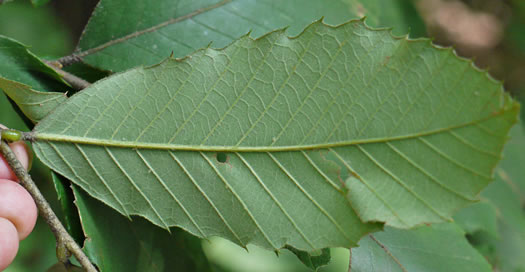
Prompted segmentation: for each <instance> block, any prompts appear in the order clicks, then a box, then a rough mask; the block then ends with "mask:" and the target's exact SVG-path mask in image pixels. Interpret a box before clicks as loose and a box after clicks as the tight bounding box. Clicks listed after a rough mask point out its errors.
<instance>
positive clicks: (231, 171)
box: [34, 21, 518, 251]
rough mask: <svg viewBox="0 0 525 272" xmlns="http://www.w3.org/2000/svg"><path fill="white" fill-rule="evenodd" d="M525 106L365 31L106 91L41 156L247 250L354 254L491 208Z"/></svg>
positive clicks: (108, 199) (62, 120)
mask: <svg viewBox="0 0 525 272" xmlns="http://www.w3.org/2000/svg"><path fill="white" fill-rule="evenodd" d="M517 111H518V105H517V104H516V103H515V102H514V101H512V100H511V99H510V98H509V97H508V96H507V95H506V94H504V93H503V92H502V86H501V84H500V83H497V82H494V81H493V80H491V79H490V78H488V77H487V75H486V73H483V72H480V71H479V70H477V69H475V68H474V67H473V66H472V64H471V62H469V61H465V60H461V59H459V58H458V57H456V56H455V55H454V54H453V53H452V52H451V50H449V49H439V48H435V47H433V46H432V45H431V44H430V42H429V41H427V40H417V41H414V40H407V39H403V38H393V37H392V36H391V35H390V33H389V32H388V31H378V30H371V29H369V28H368V27H367V26H366V25H365V24H364V23H363V22H362V21H352V22H350V23H346V24H344V25H341V26H338V27H331V26H327V25H324V24H323V23H321V22H317V23H314V24H312V25H311V26H309V27H308V28H307V29H306V30H305V31H304V32H303V33H302V34H301V35H299V36H297V37H295V38H289V37H287V36H286V35H285V33H284V31H277V32H273V33H271V34H269V35H266V36H264V37H262V38H260V39H257V40H253V39H251V38H249V37H243V38H241V39H240V40H238V41H236V42H234V43H233V44H231V45H230V46H228V47H226V48H224V49H221V50H215V49H210V48H208V49H205V50H201V51H197V52H196V53H194V54H193V55H191V56H190V57H188V58H185V59H182V60H175V59H168V60H166V61H164V62H163V63H161V64H159V65H156V66H153V67H150V68H137V69H133V70H130V71H127V72H125V73H121V74H117V75H114V76H112V77H109V78H107V79H105V80H101V81H99V82H97V83H96V84H93V85H92V86H91V87H89V88H88V89H86V90H85V91H83V92H81V93H79V94H77V95H74V96H73V97H72V98H71V99H69V100H68V101H67V102H66V103H64V104H63V105H61V106H60V107H59V108H58V109H56V110H55V111H54V112H53V113H52V114H51V115H49V116H48V117H46V118H45V119H44V120H42V121H41V122H40V123H39V124H38V125H37V126H36V127H35V130H34V132H35V137H36V139H37V142H36V143H35V144H34V148H35V151H36V153H37V156H38V157H39V158H40V159H41V160H42V161H43V162H44V163H45V164H47V165H48V166H49V167H51V168H52V169H53V170H55V171H57V172H59V173H61V174H62V175H64V176H66V177H68V178H69V179H71V180H72V181H73V182H74V183H76V184H77V185H79V186H80V187H82V188H83V189H84V190H86V191H87V192H88V193H89V194H90V195H92V196H94V197H95V198H97V199H99V200H101V201H103V202H104V203H106V204H107V205H109V206H111V207H113V208H114V209H116V210H117V211H119V212H120V213H122V214H124V215H128V216H129V215H140V216H143V217H145V218H147V219H148V220H150V221H151V222H153V223H154V224H157V225H159V226H162V227H164V228H168V227H171V226H179V227H182V228H184V229H186V230H188V231H189V232H191V233H193V234H195V235H197V236H200V237H209V236H212V235H219V236H222V237H226V238H228V239H230V240H232V241H234V242H236V243H238V244H241V245H246V244H247V243H249V242H250V243H255V244H257V245H260V246H263V247H266V248H273V249H278V248H281V247H283V246H284V245H286V244H288V245H290V246H293V247H294V248H297V249H301V250H308V251H309V250H314V249H320V248H326V247H335V246H342V247H351V246H353V245H355V244H356V243H357V241H358V240H359V238H360V237H362V236H363V235H364V234H366V233H367V232H371V231H375V230H378V228H379V227H380V224H375V223H362V222H375V221H380V222H386V224H388V225H391V226H396V227H412V226H414V225H418V224H422V223H432V222H441V221H444V220H449V219H450V216H451V215H452V214H453V212H454V211H455V210H457V209H458V208H460V207H462V206H464V205H466V204H468V203H470V202H472V201H473V200H475V199H476V197H477V194H478V193H479V191H480V190H481V189H482V188H484V187H485V186H486V185H487V184H488V183H489V182H490V180H491V175H492V169H493V168H494V166H495V165H496V163H497V162H498V160H499V158H500V155H499V154H500V152H501V149H502V146H503V143H504V141H505V139H506V134H507V131H508V129H509V128H510V127H511V126H512V124H513V123H514V122H515V119H516V115H517Z"/></svg>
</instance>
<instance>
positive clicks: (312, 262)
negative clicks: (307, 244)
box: [286, 247, 331, 271]
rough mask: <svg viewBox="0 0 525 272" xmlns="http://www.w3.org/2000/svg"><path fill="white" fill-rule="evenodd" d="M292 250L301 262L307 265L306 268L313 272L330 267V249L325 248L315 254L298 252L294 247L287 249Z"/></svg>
mask: <svg viewBox="0 0 525 272" xmlns="http://www.w3.org/2000/svg"><path fill="white" fill-rule="evenodd" d="M286 249H288V250H290V251H291V252H292V253H293V254H295V256H297V258H299V260H300V261H301V262H302V263H303V264H304V265H306V267H308V268H310V269H312V270H313V271H318V269H319V268H321V267H323V266H326V265H328V263H330V260H331V253H330V249H329V248H323V249H321V250H317V251H314V252H306V251H301V250H297V249H295V248H293V247H286Z"/></svg>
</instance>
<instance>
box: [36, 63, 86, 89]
mask: <svg viewBox="0 0 525 272" xmlns="http://www.w3.org/2000/svg"><path fill="white" fill-rule="evenodd" d="M46 64H47V65H49V66H50V67H51V68H53V70H55V72H57V73H58V74H59V75H60V76H62V78H63V79H64V80H65V81H66V82H67V83H69V84H70V85H71V87H73V88H75V89H77V90H83V89H85V88H87V87H89V85H91V83H89V82H87V81H86V80H84V79H82V78H79V77H77V76H75V75H73V74H70V73H68V72H66V71H64V70H62V69H61V68H62V67H63V65H62V64H61V63H60V62H56V61H55V62H51V61H46Z"/></svg>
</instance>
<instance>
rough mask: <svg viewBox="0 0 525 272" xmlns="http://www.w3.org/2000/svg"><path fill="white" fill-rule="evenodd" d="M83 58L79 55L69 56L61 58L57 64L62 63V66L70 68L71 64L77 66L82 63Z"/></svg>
mask: <svg viewBox="0 0 525 272" xmlns="http://www.w3.org/2000/svg"><path fill="white" fill-rule="evenodd" d="M81 61H82V57H81V56H78V55H77V54H71V55H69V56H65V57H61V58H59V59H58V60H57V61H56V62H57V63H60V65H61V66H64V67H65V66H69V65H71V64H75V63H77V62H81Z"/></svg>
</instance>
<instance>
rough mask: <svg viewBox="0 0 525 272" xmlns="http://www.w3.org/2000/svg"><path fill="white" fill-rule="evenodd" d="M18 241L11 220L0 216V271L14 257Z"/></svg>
mask: <svg viewBox="0 0 525 272" xmlns="http://www.w3.org/2000/svg"><path fill="white" fill-rule="evenodd" d="M18 243H19V242H18V237H17V230H16V227H15V226H14V225H13V223H11V221H9V220H7V219H5V218H2V217H0V271H3V270H4V269H6V268H7V266H9V265H10V264H11V262H12V261H13V260H14V259H15V256H16V253H17V252H18Z"/></svg>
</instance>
